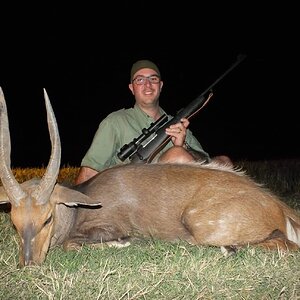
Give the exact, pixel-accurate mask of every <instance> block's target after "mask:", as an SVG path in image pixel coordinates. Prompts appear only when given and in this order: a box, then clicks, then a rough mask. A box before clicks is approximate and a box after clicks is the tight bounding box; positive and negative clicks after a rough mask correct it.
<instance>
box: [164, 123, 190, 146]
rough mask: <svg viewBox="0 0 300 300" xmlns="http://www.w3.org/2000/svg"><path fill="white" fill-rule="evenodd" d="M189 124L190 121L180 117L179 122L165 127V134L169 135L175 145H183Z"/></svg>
mask: <svg viewBox="0 0 300 300" xmlns="http://www.w3.org/2000/svg"><path fill="white" fill-rule="evenodd" d="M189 124H190V121H189V120H188V119H186V118H182V119H181V120H180V122H179V123H176V124H173V125H170V127H169V128H166V134H167V135H169V136H171V140H172V142H173V144H174V145H175V146H181V147H182V146H183V145H184V142H185V137H186V130H187V128H188V126H189Z"/></svg>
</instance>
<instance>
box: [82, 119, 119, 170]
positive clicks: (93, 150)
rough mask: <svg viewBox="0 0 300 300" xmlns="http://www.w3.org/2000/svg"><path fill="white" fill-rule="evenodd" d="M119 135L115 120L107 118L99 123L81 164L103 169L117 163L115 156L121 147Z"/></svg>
mask: <svg viewBox="0 0 300 300" xmlns="http://www.w3.org/2000/svg"><path fill="white" fill-rule="evenodd" d="M117 135H118V131H117V130H116V128H115V127H114V124H113V122H111V121H110V120H109V119H108V118H105V119H104V120H103V121H102V122H101V123H100V124H99V127H98V129H97V131H96V133H95V135H94V138H93V141H92V143H91V145H90V148H89V149H88V151H87V153H86V154H85V156H84V157H83V159H82V162H81V166H85V167H89V168H92V169H94V170H97V171H101V170H103V169H107V168H109V167H110V166H112V165H114V164H116V162H114V161H113V157H114V154H115V153H116V152H117V150H118V148H119V145H118V144H119V143H117V141H118V136H117ZM119 163H121V161H119Z"/></svg>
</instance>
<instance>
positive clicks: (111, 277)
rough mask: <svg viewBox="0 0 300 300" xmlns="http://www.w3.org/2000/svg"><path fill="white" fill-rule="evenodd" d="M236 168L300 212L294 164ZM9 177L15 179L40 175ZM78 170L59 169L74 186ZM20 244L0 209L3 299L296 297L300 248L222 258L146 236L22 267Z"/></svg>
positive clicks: (52, 255)
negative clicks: (117, 246) (124, 245)
mask: <svg viewBox="0 0 300 300" xmlns="http://www.w3.org/2000/svg"><path fill="white" fill-rule="evenodd" d="M239 165H240V166H242V167H243V168H244V169H246V170H247V173H248V174H250V175H251V176H253V177H255V178H256V180H257V181H259V182H261V183H264V184H265V185H267V186H268V187H269V188H271V189H272V190H274V191H275V192H276V193H278V194H279V195H280V197H281V198H282V199H284V200H285V201H286V202H288V203H289V204H290V205H291V206H293V207H294V208H295V209H296V210H298V209H299V205H300V204H299V191H300V189H299V187H300V174H299V170H300V168H299V167H300V163H299V162H298V161H286V162H277V161H269V162H267V161H266V162H261V161H260V162H247V161H243V162H239ZM26 171H27V172H26ZM14 172H15V176H16V177H17V179H18V180H19V181H20V182H21V181H23V180H24V178H26V179H29V178H28V177H30V178H31V177H32V175H33V174H35V176H41V175H42V174H43V170H39V169H27V170H25V171H24V170H18V169H16V170H14ZM77 172H78V169H77V168H72V167H65V168H62V169H61V173H60V176H59V181H61V182H65V181H67V182H70V183H72V182H73V180H74V178H75V176H76V174H77ZM25 173H26V174H25ZM21 174H22V175H21ZM30 174H31V175H30ZM17 241H18V239H17V236H16V233H15V231H14V228H13V226H12V224H11V222H10V218H9V213H8V212H7V211H5V210H2V211H0V299H189V300H190V299H237V300H240V299H251V300H252V299H272V300H273V299H300V280H299V278H300V268H299V266H300V264H299V261H300V251H297V252H292V253H288V254H285V255H283V254H282V253H280V252H276V251H274V252H266V251H263V250H258V249H254V248H250V247H249V248H245V249H243V250H240V251H239V252H238V253H237V254H236V255H235V256H231V257H228V258H224V257H223V255H222V254H221V252H220V250H219V249H218V248H214V247H200V246H199V247H198V246H190V245H188V244H186V243H184V242H179V243H175V244H171V243H167V242H164V241H159V240H150V239H149V240H144V241H139V242H135V243H133V244H132V245H131V246H130V247H127V248H120V249H115V248H108V247H106V246H100V247H93V246H83V247H82V249H81V251H78V252H64V251H63V249H62V248H61V247H57V248H54V249H51V250H50V251H49V253H48V255H47V257H46V260H45V262H44V263H43V264H42V266H38V267H25V268H22V269H20V268H19V267H18V244H17Z"/></svg>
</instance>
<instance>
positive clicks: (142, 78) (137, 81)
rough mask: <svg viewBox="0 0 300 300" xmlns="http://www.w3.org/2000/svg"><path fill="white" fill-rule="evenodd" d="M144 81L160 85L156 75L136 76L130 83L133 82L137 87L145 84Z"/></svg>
mask: <svg viewBox="0 0 300 300" xmlns="http://www.w3.org/2000/svg"><path fill="white" fill-rule="evenodd" d="M146 80H148V81H149V82H150V83H152V84H157V83H160V78H159V76H157V75H150V76H147V77H145V76H137V77H135V78H134V79H133V80H132V82H134V83H135V84H137V85H142V84H145V83H146Z"/></svg>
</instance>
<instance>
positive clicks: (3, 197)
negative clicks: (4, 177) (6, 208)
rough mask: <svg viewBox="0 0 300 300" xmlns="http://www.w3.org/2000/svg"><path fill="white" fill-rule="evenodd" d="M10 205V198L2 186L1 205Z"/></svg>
mask: <svg viewBox="0 0 300 300" xmlns="http://www.w3.org/2000/svg"><path fill="white" fill-rule="evenodd" d="M5 203H10V201H9V199H8V196H7V194H6V192H5V190H4V188H3V186H0V204H5Z"/></svg>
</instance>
